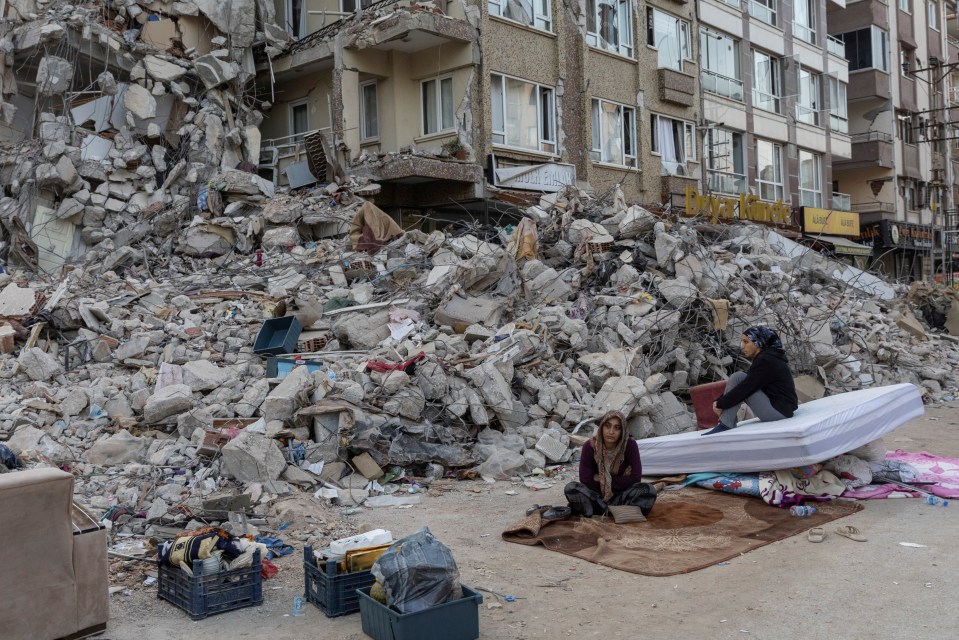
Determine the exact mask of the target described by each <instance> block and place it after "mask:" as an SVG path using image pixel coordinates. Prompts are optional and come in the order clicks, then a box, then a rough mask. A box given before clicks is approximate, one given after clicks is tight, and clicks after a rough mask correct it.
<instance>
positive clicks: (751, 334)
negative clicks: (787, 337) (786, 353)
mask: <svg viewBox="0 0 959 640" xmlns="http://www.w3.org/2000/svg"><path fill="white" fill-rule="evenodd" d="M743 335H744V336H746V337H747V338H749V339H750V340H752V342H753V343H754V344H755V345H756V346H757V347H759V348H760V349H782V348H783V343H782V341H781V340H780V339H779V334H777V333H776V332H775V331H773V330H772V329H770V328H769V327H766V326H762V325H757V326H755V327H749V328H748V329H746V330H745V331H743Z"/></svg>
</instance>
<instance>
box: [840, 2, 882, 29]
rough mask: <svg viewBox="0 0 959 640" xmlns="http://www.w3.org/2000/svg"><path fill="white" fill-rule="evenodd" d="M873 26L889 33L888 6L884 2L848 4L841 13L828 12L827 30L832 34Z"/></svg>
mask: <svg viewBox="0 0 959 640" xmlns="http://www.w3.org/2000/svg"><path fill="white" fill-rule="evenodd" d="M873 24H874V25H876V26H877V27H879V28H880V29H885V30H886V31H889V6H888V3H887V2H885V1H884V0H862V1H861V2H850V3H849V5H848V6H847V7H846V8H845V9H843V10H841V11H830V12H829V30H830V31H832V32H833V33H847V32H849V31H855V30H856V29H864V28H865V27H868V26H869V25H873Z"/></svg>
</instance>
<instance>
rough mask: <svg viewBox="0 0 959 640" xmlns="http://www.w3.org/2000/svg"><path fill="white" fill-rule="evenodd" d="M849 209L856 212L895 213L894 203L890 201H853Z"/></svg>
mask: <svg viewBox="0 0 959 640" xmlns="http://www.w3.org/2000/svg"><path fill="white" fill-rule="evenodd" d="M851 210H852V211H855V212H857V213H895V212H896V205H895V204H894V203H892V202H857V203H853V205H852V208H851Z"/></svg>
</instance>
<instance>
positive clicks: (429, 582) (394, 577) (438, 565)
mask: <svg viewBox="0 0 959 640" xmlns="http://www.w3.org/2000/svg"><path fill="white" fill-rule="evenodd" d="M371 571H372V572H373V576H374V577H375V578H376V579H377V580H378V581H379V582H380V583H381V584H382V585H383V588H384V590H385V591H386V603H387V605H388V606H390V607H391V608H393V609H395V610H397V611H399V612H400V613H414V612H416V611H422V610H424V609H428V608H430V607H433V606H436V605H438V604H443V603H444V602H449V601H450V600H458V599H459V598H462V597H463V592H462V589H461V588H460V582H459V569H457V567H456V561H454V560H453V554H452V553H451V552H450V550H449V548H447V546H446V545H445V544H443V543H442V542H440V541H439V540H437V539H436V537H435V536H434V535H433V534H432V533H430V530H429V529H428V528H426V527H423V528H422V529H420V530H419V531H417V532H416V533H414V534H412V535H409V536H407V537H405V538H403V539H402V540H397V541H396V542H394V543H393V545H392V546H391V547H390V548H389V549H387V550H386V551H385V552H384V553H383V555H382V556H380V557H379V559H378V560H377V561H376V562H375V563H374V564H373V568H372V569H371Z"/></svg>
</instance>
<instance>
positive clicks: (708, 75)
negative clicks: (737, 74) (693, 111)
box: [700, 69, 743, 102]
mask: <svg viewBox="0 0 959 640" xmlns="http://www.w3.org/2000/svg"><path fill="white" fill-rule="evenodd" d="M700 81H701V82H702V85H703V91H706V92H708V93H715V94H716V95H718V96H723V97H725V98H729V99H730V100H735V101H737V102H742V101H743V81H742V80H737V79H736V78H729V77H727V76H724V75H721V74H718V73H716V72H715V71H710V70H709V69H703V75H702V79H701V80H700Z"/></svg>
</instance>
